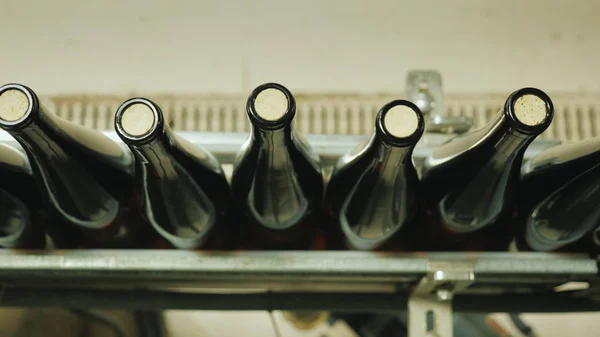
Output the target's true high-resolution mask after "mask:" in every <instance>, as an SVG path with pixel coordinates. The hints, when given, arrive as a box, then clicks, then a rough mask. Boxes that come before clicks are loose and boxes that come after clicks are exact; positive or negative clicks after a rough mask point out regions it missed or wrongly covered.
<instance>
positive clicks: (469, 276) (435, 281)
mask: <svg viewBox="0 0 600 337" xmlns="http://www.w3.org/2000/svg"><path fill="white" fill-rule="evenodd" d="M474 281H475V266H474V264H473V263H472V262H463V261H448V262H444V261H431V262H430V263H429V270H428V272H427V275H426V276H424V277H423V278H422V279H421V281H420V282H419V284H418V285H417V286H416V288H415V289H414V290H413V292H412V294H411V295H410V297H409V300H408V322H409V323H408V336H409V337H425V336H437V337H452V335H453V331H452V327H453V324H452V298H453V296H454V294H456V293H457V292H460V291H462V290H464V289H466V288H468V287H469V286H470V285H471V284H472V283H473V282H474Z"/></svg>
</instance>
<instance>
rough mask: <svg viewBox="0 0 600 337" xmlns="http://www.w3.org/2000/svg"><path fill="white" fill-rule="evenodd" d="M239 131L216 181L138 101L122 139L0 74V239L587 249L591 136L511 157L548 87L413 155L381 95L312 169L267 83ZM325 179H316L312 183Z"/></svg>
mask: <svg viewBox="0 0 600 337" xmlns="http://www.w3.org/2000/svg"><path fill="white" fill-rule="evenodd" d="M247 113H248V118H249V121H250V123H251V126H252V130H251V132H250V135H249V137H248V139H247V141H246V142H245V143H244V145H243V146H242V149H241V151H240V152H239V154H238V156H237V158H236V160H235V163H234V171H233V175H232V179H231V184H229V183H228V182H227V180H226V178H225V175H224V173H223V171H222V169H221V165H220V164H219V163H218V161H217V160H216V159H215V157H214V156H213V155H212V154H210V153H209V152H208V151H206V150H204V149H203V148H201V147H199V146H197V145H195V144H191V143H189V142H187V141H186V140H185V139H182V138H181V137H179V136H178V135H177V134H175V133H174V132H173V131H172V130H171V129H170V128H169V126H168V124H167V123H166V121H165V119H164V116H163V113H162V111H161V109H160V107H159V106H158V105H157V104H155V103H154V102H152V101H150V100H148V99H144V98H134V99H130V100H128V101H126V102H125V103H123V104H122V105H121V106H120V107H119V108H118V110H117V112H116V116H115V130H116V132H117V134H118V135H119V137H120V138H121V139H122V140H123V143H124V144H125V145H124V146H120V145H119V144H117V143H115V142H114V141H112V140H110V139H109V138H107V137H105V136H104V135H102V134H101V133H98V132H96V131H93V130H89V129H85V128H83V127H81V126H79V125H76V124H73V123H70V122H68V121H65V120H62V119H60V118H59V117H57V116H56V115H53V114H52V113H49V112H48V111H46V110H45V109H44V107H43V106H42V105H40V103H39V100H38V98H37V96H36V94H35V93H34V92H33V91H32V90H31V89H29V88H27V87H25V86H23V85H19V84H9V85H5V86H3V87H0V127H1V128H2V129H4V130H6V131H7V132H9V133H10V134H11V135H12V136H13V137H14V138H15V139H16V140H17V141H18V142H19V143H20V144H21V146H22V148H23V149H24V152H25V154H26V156H24V155H23V154H22V153H21V152H20V151H18V150H15V149H12V148H10V147H8V146H6V145H2V146H0V170H1V174H2V175H1V176H0V246H2V247H7V248H43V247H59V248H73V247H92V248H95V247H103V248H169V247H174V248H181V249H200V248H201V249H234V248H240V247H241V248H245V249H323V248H328V249H358V250H437V251H440V250H443V251H447V250H495V251H499V250H506V249H508V246H509V244H510V243H511V241H512V240H513V237H515V234H516V237H517V240H516V242H517V247H518V249H520V250H541V251H552V250H571V251H577V250H582V251H596V250H598V247H600V245H599V244H598V241H599V240H598V239H599V238H598V237H597V234H596V231H597V228H598V220H599V219H598V215H596V214H597V213H598V212H596V211H595V209H594V208H592V207H591V205H592V203H593V202H595V201H596V200H600V190H598V189H597V187H596V186H597V184H596V183H595V179H600V171H599V172H596V171H598V170H600V168H598V167H597V166H596V164H597V163H596V161H595V160H596V157H597V156H598V155H600V141H599V140H591V141H587V142H584V143H581V144H568V145H563V146H559V147H555V148H552V149H550V150H547V151H545V152H543V153H541V154H540V155H539V156H538V157H536V158H534V159H533V160H532V161H530V162H529V163H527V164H526V165H525V171H524V174H523V175H521V172H520V171H521V167H522V161H523V155H524V153H525V150H526V149H527V146H528V145H529V144H531V142H532V141H533V140H534V139H535V137H536V136H538V135H539V134H540V133H542V132H543V131H544V130H545V129H546V128H547V127H548V126H549V125H550V123H551V121H552V116H553V106H552V102H551V100H550V98H549V97H548V96H547V95H546V94H545V93H543V92H542V91H540V90H538V89H533V88H525V89H521V90H518V91H516V92H514V93H513V94H512V95H510V96H509V98H508V99H507V101H506V103H505V105H504V107H503V108H502V109H501V110H500V111H499V112H498V114H497V115H496V116H495V118H494V119H493V120H492V121H491V122H490V123H489V124H488V125H487V126H485V127H483V128H482V129H480V130H476V131H473V132H470V133H467V134H463V135H459V136H456V137H455V138H453V139H451V140H450V141H448V142H447V143H445V144H443V145H441V146H439V147H438V148H436V149H435V150H434V151H433V153H432V154H431V155H430V156H429V157H428V158H427V159H426V161H425V165H424V167H423V171H422V175H421V178H419V176H418V174H417V170H416V168H415V166H414V163H413V160H412V153H413V149H414V147H415V145H416V144H417V142H418V141H419V140H420V139H421V136H422V135H423V132H424V128H425V125H424V118H423V116H422V114H421V111H420V110H419V108H418V107H417V106H416V105H414V104H413V103H411V102H408V101H405V100H396V101H392V102H390V103H388V104H386V105H384V106H383V107H382V108H381V110H380V111H379V113H378V115H377V118H376V121H375V131H374V133H373V135H372V137H371V138H370V139H369V140H368V141H367V142H365V143H364V144H361V145H360V146H359V147H357V148H356V149H355V150H353V151H351V152H350V153H348V154H346V155H345V156H343V157H342V158H340V160H339V161H338V163H337V164H336V165H335V167H334V169H333V172H332V173H331V174H330V175H329V176H328V177H326V179H323V176H322V172H321V167H320V164H319V158H318V157H317V156H315V155H314V153H313V152H312V151H311V148H310V146H309V144H308V143H307V142H306V141H305V139H304V138H303V137H302V135H301V134H300V133H299V132H298V131H297V130H296V129H295V128H294V125H293V120H294V116H295V114H296V103H295V100H294V97H293V95H292V94H291V93H290V92H289V90H287V89H286V88H285V87H283V86H281V85H279V84H274V83H269V84H264V85H261V86H259V87H258V88H256V89H255V90H254V91H253V92H252V93H251V94H250V97H249V99H248V103H247ZM324 181H326V182H327V184H326V185H325V183H324Z"/></svg>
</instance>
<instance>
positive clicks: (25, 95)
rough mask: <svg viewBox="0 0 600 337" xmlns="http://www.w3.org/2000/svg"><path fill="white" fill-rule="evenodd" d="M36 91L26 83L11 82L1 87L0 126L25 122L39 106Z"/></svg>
mask: <svg viewBox="0 0 600 337" xmlns="http://www.w3.org/2000/svg"><path fill="white" fill-rule="evenodd" d="M37 104H38V103H37V97H36V95H35V93H34V92H33V91H32V90H31V89H29V88H27V87H26V86H24V85H21V84H16V83H11V84H6V85H3V86H2V87H0V126H5V127H11V126H17V125H21V124H23V122H25V121H26V120H27V119H28V117H29V116H30V115H31V114H32V111H33V110H34V108H35V107H36V106H37Z"/></svg>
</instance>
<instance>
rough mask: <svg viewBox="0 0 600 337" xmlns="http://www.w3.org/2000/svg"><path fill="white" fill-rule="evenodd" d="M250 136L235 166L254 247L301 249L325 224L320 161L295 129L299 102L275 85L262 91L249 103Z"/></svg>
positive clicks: (238, 191)
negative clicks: (322, 213)
mask: <svg viewBox="0 0 600 337" xmlns="http://www.w3.org/2000/svg"><path fill="white" fill-rule="evenodd" d="M247 110H248V117H249V119H250V122H251V124H252V131H251V133H250V137H249V138H248V140H247V141H246V143H245V144H244V145H243V147H242V150H241V152H240V153H239V154H238V157H237V159H236V162H235V165H234V171H233V176H232V181H231V186H232V190H233V196H234V200H235V201H236V205H237V206H238V208H239V209H240V210H241V212H242V214H243V216H244V217H245V219H246V222H247V228H245V232H246V233H247V234H248V242H249V244H250V246H252V247H259V248H279V249H301V248H309V247H310V246H311V244H312V243H313V240H314V237H315V233H316V230H317V226H318V225H319V223H320V221H321V213H320V206H321V198H322V192H323V179H322V176H321V170H320V166H319V159H318V158H317V157H316V156H314V155H313V154H312V153H311V149H310V147H309V146H308V144H307V143H306V141H305V140H304V139H303V138H302V136H301V134H300V133H299V132H298V131H297V130H295V128H294V127H293V125H292V121H293V119H294V115H295V114H296V103H295V101H294V97H293V96H292V94H291V93H290V92H289V91H288V90H287V89H286V88H285V87H283V86H281V85H279V84H275V83H268V84H263V85H261V86H259V87H258V88H256V89H255V90H254V91H253V92H252V94H251V95H250V97H249V98H248V104H247Z"/></svg>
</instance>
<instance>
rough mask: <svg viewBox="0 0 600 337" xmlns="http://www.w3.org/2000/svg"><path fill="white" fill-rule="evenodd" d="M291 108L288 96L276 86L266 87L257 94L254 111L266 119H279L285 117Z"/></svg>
mask: <svg viewBox="0 0 600 337" xmlns="http://www.w3.org/2000/svg"><path fill="white" fill-rule="evenodd" d="M288 109H289V102H288V99H287V96H286V95H285V94H284V93H283V91H281V90H279V89H276V88H266V89H264V90H263V91H261V92H259V93H258V95H256V99H255V100H254V111H256V114H257V115H258V116H259V117H260V118H262V119H264V120H266V121H277V120H279V119H281V117H283V116H284V115H285V114H286V113H287V111H288Z"/></svg>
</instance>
